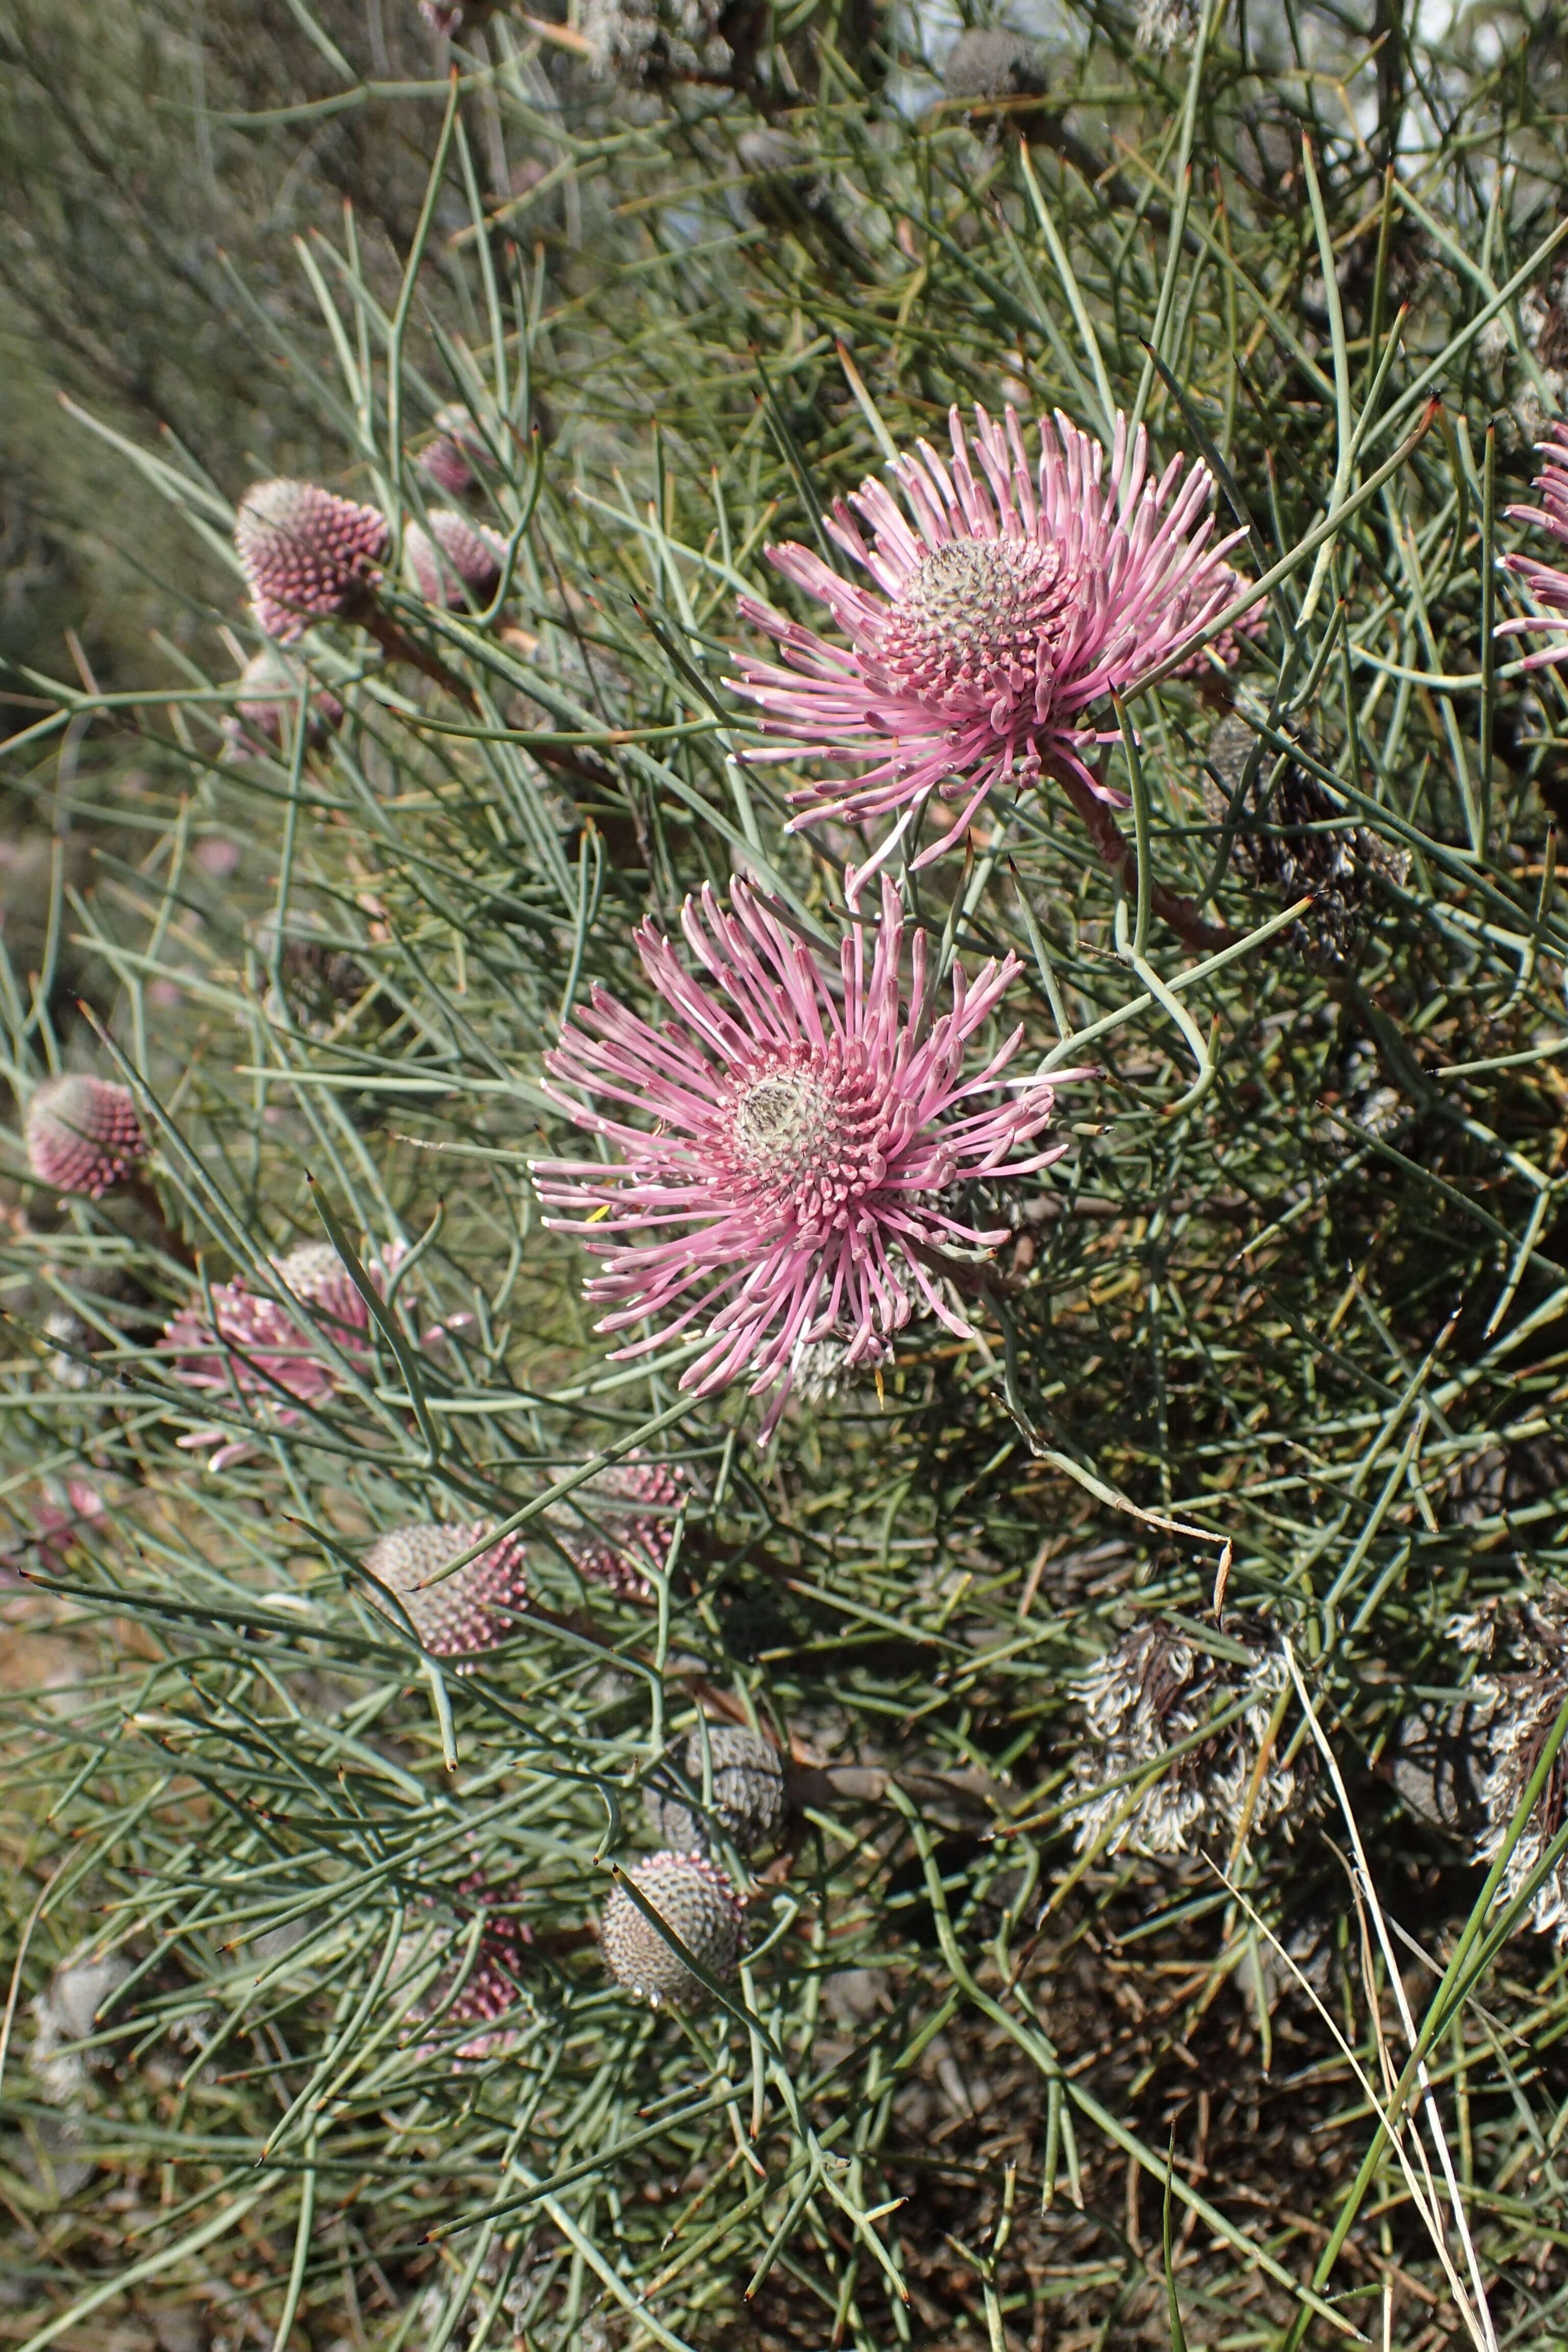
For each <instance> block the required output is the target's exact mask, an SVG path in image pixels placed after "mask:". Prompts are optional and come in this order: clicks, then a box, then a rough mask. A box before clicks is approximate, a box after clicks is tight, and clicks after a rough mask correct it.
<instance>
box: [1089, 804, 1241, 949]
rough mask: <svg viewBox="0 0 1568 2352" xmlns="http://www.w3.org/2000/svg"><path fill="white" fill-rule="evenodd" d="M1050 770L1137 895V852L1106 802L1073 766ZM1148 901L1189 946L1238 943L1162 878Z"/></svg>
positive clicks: (1107, 860)
mask: <svg viewBox="0 0 1568 2352" xmlns="http://www.w3.org/2000/svg"><path fill="white" fill-rule="evenodd" d="M1049 772H1050V774H1051V775H1052V776H1054V777H1055V779H1056V781H1057V782H1058V784H1060V786H1061V788H1062V790H1063V792H1064V793H1066V794H1067V796H1068V800H1069V801H1070V802H1071V803H1072V804H1073V807H1074V808H1075V809H1076V810H1077V812H1078V814H1079V816H1080V817H1081V818H1082V819H1083V824H1084V828H1085V830H1086V832H1087V833H1088V835H1089V839H1090V841H1091V842H1092V843H1093V844H1094V846H1095V851H1096V853H1097V855H1098V856H1099V857H1100V860H1101V862H1102V863H1103V864H1104V865H1106V866H1109V867H1110V871H1111V873H1112V874H1114V875H1115V876H1116V877H1117V879H1118V881H1119V882H1120V883H1121V886H1122V888H1123V889H1124V890H1126V891H1127V893H1128V894H1129V896H1130V897H1131V896H1132V895H1134V894H1135V893H1136V891H1137V888H1138V857H1137V853H1136V851H1135V850H1134V849H1133V846H1132V844H1131V842H1130V841H1129V840H1128V838H1127V835H1125V834H1124V833H1123V832H1122V830H1121V826H1120V825H1119V824H1117V822H1116V819H1115V817H1114V816H1113V815H1112V814H1111V812H1110V808H1109V807H1108V806H1107V804H1106V803H1105V802H1104V801H1102V800H1101V799H1100V795H1099V794H1098V793H1095V792H1092V791H1091V790H1090V789H1089V785H1088V784H1086V783H1085V782H1084V781H1083V778H1082V777H1081V776H1078V775H1075V774H1074V773H1073V772H1072V770H1071V769H1070V768H1066V767H1058V766H1056V765H1054V764H1052V765H1050V767H1049ZM1149 904H1150V905H1151V907H1152V908H1153V910H1154V912H1155V914H1157V915H1158V916H1159V918H1160V920H1161V921H1162V922H1163V923H1165V924H1167V925H1168V926H1169V928H1170V929H1172V930H1173V931H1174V932H1175V934H1176V937H1177V938H1178V939H1179V940H1183V941H1184V942H1185V944H1186V945H1187V946H1188V947H1190V948H1197V949H1201V950H1203V952H1204V953H1205V955H1212V954H1213V953H1214V951H1215V950H1216V949H1218V948H1228V947H1234V946H1235V945H1236V941H1237V937H1238V934H1237V932H1235V931H1233V930H1230V929H1228V928H1227V927H1226V925H1225V924H1223V923H1211V922H1209V921H1207V920H1206V919H1205V917H1204V916H1203V915H1202V914H1201V913H1200V912H1199V910H1198V908H1197V905H1196V902H1195V901H1194V899H1191V898H1183V897H1182V895H1181V893H1180V891H1177V890H1167V889H1166V887H1165V886H1164V884H1163V882H1153V883H1152V884H1151V885H1150V890H1149Z"/></svg>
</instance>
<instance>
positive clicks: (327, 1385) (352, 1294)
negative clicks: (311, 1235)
mask: <svg viewBox="0 0 1568 2352" xmlns="http://www.w3.org/2000/svg"><path fill="white" fill-rule="evenodd" d="M403 1254H404V1253H403V1245H402V1244H401V1243H400V1242H394V1243H392V1244H390V1245H389V1246H388V1247H387V1248H386V1249H384V1250H383V1251H382V1252H381V1253H380V1254H379V1255H371V1256H369V1257H367V1258H366V1259H364V1261H363V1264H364V1267H365V1271H366V1273H367V1274H368V1275H369V1276H370V1278H371V1280H372V1281H373V1282H374V1285H375V1286H376V1288H377V1290H378V1291H380V1292H381V1293H382V1294H383V1296H384V1295H385V1292H386V1289H387V1286H388V1284H389V1283H390V1282H391V1279H392V1276H393V1274H394V1273H395V1270H396V1267H397V1265H398V1262H399V1260H400V1259H401V1258H402V1256H403ZM272 1268H273V1272H274V1275H275V1276H276V1278H277V1281H278V1284H279V1287H280V1288H281V1289H283V1290H285V1291H287V1292H288V1293H289V1296H290V1297H292V1298H293V1299H294V1300H295V1301H296V1303H297V1308H298V1310H299V1311H298V1312H294V1313H291V1312H290V1311H289V1308H288V1307H285V1306H284V1305H283V1304H282V1303H281V1302H280V1301H279V1299H276V1298H271V1297H268V1295H267V1293H266V1292H265V1291H258V1290H252V1289H251V1288H250V1287H249V1286H248V1285H247V1284H246V1283H244V1282H220V1283H216V1284H215V1285H214V1286H213V1293H212V1303H213V1321H212V1323H211V1324H209V1323H207V1322H206V1320H205V1314H204V1309H203V1304H202V1302H201V1301H200V1300H199V1299H197V1300H195V1301H194V1302H193V1303H192V1304H191V1305H190V1306H189V1307H182V1308H181V1310H180V1312H179V1313H178V1314H177V1315H175V1316H174V1317H172V1318H171V1319H170V1321H169V1323H168V1324H167V1326H166V1327H165V1328H164V1332H163V1340H164V1344H165V1346H166V1348H167V1349H169V1350H170V1353H171V1354H172V1356H173V1358H174V1364H173V1370H174V1378H175V1380H177V1381H179V1382H180V1383H181V1385H182V1387H184V1388H188V1389H201V1390H205V1391H207V1392H208V1393H209V1394H211V1395H214V1396H223V1397H226V1398H228V1399H229V1401H230V1402H233V1403H240V1402H245V1403H247V1404H249V1405H250V1406H251V1407H252V1408H253V1409H257V1410H258V1411H259V1412H263V1413H265V1414H266V1415H267V1416H268V1418H270V1419H271V1420H272V1421H273V1422H274V1423H276V1424H277V1426H278V1427H279V1428H280V1429H288V1428H290V1427H291V1426H292V1425H293V1424H294V1423H296V1422H298V1421H299V1420H300V1418H301V1415H300V1412H298V1411H297V1410H296V1407H297V1406H300V1405H302V1406H306V1407H311V1406H319V1405H321V1404H324V1403H326V1402H329V1401H330V1400H331V1398H332V1397H333V1396H335V1395H336V1394H337V1393H338V1391H339V1390H340V1389H341V1388H342V1385H343V1378H342V1369H341V1363H340V1358H342V1357H346V1358H347V1359H348V1360H349V1361H350V1362H351V1363H353V1364H354V1365H356V1366H358V1365H361V1364H363V1363H365V1362H366V1361H368V1360H369V1356H370V1309H369V1307H367V1306H366V1305H365V1302H364V1299H363V1297H362V1295H361V1293H360V1292H359V1291H358V1290H357V1289H356V1288H355V1286H354V1285H353V1281H352V1280H351V1279H350V1276H349V1272H348V1269H347V1267H346V1266H345V1265H343V1262H342V1259H341V1258H340V1257H339V1255H338V1254H337V1252H336V1250H334V1249H332V1248H331V1246H330V1244H327V1243H325V1242H306V1243H305V1244H302V1246H301V1247H300V1248H299V1249H292V1250H289V1252H288V1254H287V1255H285V1256H282V1257H275V1258H274V1259H273V1260H272ZM312 1327H313V1328H312ZM314 1331H320V1332H321V1333H324V1334H325V1335H326V1337H327V1339H328V1340H330V1342H331V1348H335V1349H337V1351H338V1354H337V1355H336V1356H334V1355H333V1354H332V1353H331V1351H330V1349H329V1348H328V1347H327V1346H325V1345H321V1344H319V1343H318V1341H317V1339H315V1337H314ZM429 1336H431V1335H427V1338H428V1337H429ZM290 1399H291V1400H293V1402H289V1400H290ZM179 1442H180V1444H181V1445H182V1446H186V1447H192V1446H202V1445H216V1446H217V1448H218V1451H217V1452H216V1454H214V1455H213V1457H212V1465H211V1466H212V1467H213V1469H215V1470H221V1469H223V1468H224V1467H225V1466H226V1464H228V1463H230V1462H234V1461H237V1460H238V1458H239V1457H240V1455H241V1454H245V1453H247V1451H248V1450H249V1449H248V1443H247V1440H246V1439H244V1438H239V1439H237V1440H236V1439H232V1438H230V1437H229V1435H228V1433H227V1432H226V1431H224V1430H222V1429H196V1430H192V1431H191V1432H190V1433H189V1434H188V1435H186V1436H184V1437H182V1438H181V1439H180V1441H179Z"/></svg>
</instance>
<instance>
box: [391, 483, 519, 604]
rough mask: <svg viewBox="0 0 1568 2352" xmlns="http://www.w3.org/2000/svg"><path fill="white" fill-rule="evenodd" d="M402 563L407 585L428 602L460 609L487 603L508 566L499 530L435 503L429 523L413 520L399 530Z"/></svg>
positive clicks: (504, 544)
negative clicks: (401, 536) (401, 541)
mask: <svg viewBox="0 0 1568 2352" xmlns="http://www.w3.org/2000/svg"><path fill="white" fill-rule="evenodd" d="M403 562H404V569H405V572H407V575H408V580H409V583H410V585H411V586H412V587H413V589H414V591H415V593H416V594H417V595H420V596H422V597H423V598H424V599H425V602H426V604H445V605H447V606H451V607H454V608H456V609H457V610H458V611H459V612H461V611H462V610H464V609H465V607H467V606H468V605H469V604H489V601H490V599H491V597H492V596H493V595H494V594H495V593H496V590H497V589H498V588H499V587H500V582H501V573H502V572H504V571H505V569H506V541H505V540H504V539H503V538H502V537H501V535H500V531H497V530H489V528H488V527H487V526H486V525H485V524H484V523H482V522H470V521H469V520H468V517H467V515H460V514H457V513H455V512H454V511H453V509H451V508H450V507H437V508H435V509H433V511H432V513H431V515H430V528H429V530H423V529H422V528H421V527H420V525H419V524H418V523H416V522H411V523H410V524H409V526H408V528H407V530H405V532H404V534H403Z"/></svg>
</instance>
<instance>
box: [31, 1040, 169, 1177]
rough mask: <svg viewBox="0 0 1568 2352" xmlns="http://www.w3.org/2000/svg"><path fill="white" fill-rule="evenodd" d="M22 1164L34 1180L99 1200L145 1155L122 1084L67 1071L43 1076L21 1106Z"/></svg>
mask: <svg viewBox="0 0 1568 2352" xmlns="http://www.w3.org/2000/svg"><path fill="white" fill-rule="evenodd" d="M26 1143H27V1165H28V1167H29V1168H30V1169H31V1170H32V1171H33V1174H34V1175H35V1176H36V1177H37V1180H38V1181H39V1183H40V1184H49V1185H52V1186H53V1187H54V1189H55V1191H56V1192H74V1193H76V1194H78V1195H79V1197H81V1198H84V1199H86V1200H89V1201H100V1200H101V1199H102V1198H103V1195H104V1194H105V1192H112V1191H113V1190H114V1188H115V1186H116V1185H118V1184H123V1183H125V1182H126V1181H128V1179H129V1178H131V1177H132V1176H133V1175H134V1174H135V1173H136V1171H137V1169H138V1168H139V1167H140V1166H141V1164H142V1160H144V1159H145V1158H146V1156H147V1145H146V1141H145V1139H144V1138H143V1136H142V1122H141V1120H140V1119H139V1118H137V1116H136V1105H135V1102H134V1100H133V1099H132V1095H131V1090H130V1088H129V1087H120V1086H115V1085H113V1084H112V1083H111V1082H110V1080H109V1079H108V1078H95V1077H92V1076H89V1075H88V1074H87V1073H86V1072H83V1071H73V1072H72V1073H71V1074H70V1075H69V1076H66V1077H63V1078H47V1079H46V1080H45V1081H44V1084H43V1085H42V1086H41V1087H38V1088H37V1090H36V1092H35V1094H34V1096H33V1099H32V1101H31V1102H30V1103H29V1104H28V1105H27V1126H26Z"/></svg>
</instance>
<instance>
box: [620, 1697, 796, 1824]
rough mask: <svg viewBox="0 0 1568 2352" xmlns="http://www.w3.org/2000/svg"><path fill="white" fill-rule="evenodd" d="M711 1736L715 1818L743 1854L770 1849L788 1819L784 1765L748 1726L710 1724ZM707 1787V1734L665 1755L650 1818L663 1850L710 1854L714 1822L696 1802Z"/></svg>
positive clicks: (693, 1735) (652, 1791) (650, 1798)
mask: <svg viewBox="0 0 1568 2352" xmlns="http://www.w3.org/2000/svg"><path fill="white" fill-rule="evenodd" d="M707 1732H708V1752H709V1755H710V1758H711V1759H712V1769H713V1803H712V1806H711V1809H710V1811H711V1818H712V1819H713V1820H714V1821H717V1822H720V1823H721V1824H722V1826H723V1829H724V1832H725V1834H726V1836H727V1837H728V1838H729V1839H730V1841H731V1843H732V1844H733V1845H734V1846H735V1847H736V1849H737V1850H738V1851H739V1852H740V1853H746V1854H749V1853H752V1849H753V1848H754V1847H756V1846H759V1845H764V1844H766V1843H767V1842H768V1840H769V1839H770V1838H772V1837H773V1835H774V1833H775V1832H777V1830H778V1828H779V1825H780V1823H781V1822H783V1820H784V1812H785V1810H786V1805H787V1797H786V1791H785V1788H784V1765H783V1761H782V1759H780V1756H779V1752H778V1749H777V1748H775V1747H774V1746H773V1742H772V1741H771V1740H768V1739H763V1738H762V1737H761V1735H760V1734H759V1733H757V1732H755V1731H752V1730H751V1729H750V1728H749V1727H747V1726H746V1725H745V1724H739V1723H710V1724H709V1725H708V1727H707ZM702 1786H703V1782H702V1733H701V1732H700V1730H699V1731H691V1732H689V1733H688V1734H687V1736H686V1738H684V1739H677V1740H675V1741H673V1742H672V1743H671V1745H670V1746H669V1748H668V1749H667V1750H666V1751H665V1756H664V1759H663V1762H662V1763H661V1764H660V1766H659V1769H658V1773H657V1774H656V1775H655V1778H654V1779H653V1780H652V1781H651V1782H650V1783H649V1786H648V1789H647V1799H646V1801H647V1816H648V1820H649V1822H650V1823H651V1824H652V1828H653V1833H654V1835H655V1836H656V1837H657V1838H658V1841H659V1843H660V1844H661V1845H666V1846H672V1847H674V1848H675V1849H676V1851H677V1852H679V1853H707V1851H708V1848H709V1845H710V1842H711V1839H710V1825H709V1820H708V1819H707V1818H705V1816H704V1814H703V1813H702V1812H700V1811H698V1810H697V1809H696V1806H695V1804H694V1803H693V1801H692V1800H693V1799H695V1800H698V1801H700V1799H701V1795H702ZM686 1790H690V1792H691V1795H690V1797H688V1795H687V1794H686Z"/></svg>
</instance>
